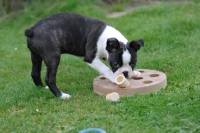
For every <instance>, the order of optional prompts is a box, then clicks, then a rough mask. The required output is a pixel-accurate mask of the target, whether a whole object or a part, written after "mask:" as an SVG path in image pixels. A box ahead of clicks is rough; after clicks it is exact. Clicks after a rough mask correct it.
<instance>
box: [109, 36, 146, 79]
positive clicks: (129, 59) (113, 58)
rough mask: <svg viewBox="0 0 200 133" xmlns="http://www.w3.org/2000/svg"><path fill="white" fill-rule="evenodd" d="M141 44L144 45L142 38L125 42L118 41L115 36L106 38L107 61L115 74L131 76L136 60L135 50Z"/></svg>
mask: <svg viewBox="0 0 200 133" xmlns="http://www.w3.org/2000/svg"><path fill="white" fill-rule="evenodd" d="M142 46H144V41H143V39H140V40H133V41H131V42H128V43H127V44H124V43H123V42H120V41H118V40H117V39H116V38H109V39H108V40H107V46H106V50H107V51H108V53H109V56H108V62H109V64H110V66H111V68H112V71H113V73H114V74H115V75H116V76H117V75H120V74H123V75H124V76H125V77H126V78H131V77H132V76H133V70H134V67H135V65H136V62H137V51H138V50H139V49H140V47H142Z"/></svg>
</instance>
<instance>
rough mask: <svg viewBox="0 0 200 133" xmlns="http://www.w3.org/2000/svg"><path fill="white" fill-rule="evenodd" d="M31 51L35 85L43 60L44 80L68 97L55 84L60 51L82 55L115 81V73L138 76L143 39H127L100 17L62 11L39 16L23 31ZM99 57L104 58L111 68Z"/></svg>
mask: <svg viewBox="0 0 200 133" xmlns="http://www.w3.org/2000/svg"><path fill="white" fill-rule="evenodd" d="M24 34H25V36H26V37H27V47H28V49H29V50H30V53H31V61H32V72H31V76H32V79H33V81H34V83H35V85H36V86H43V83H42V80H41V66H42V61H44V63H45V64H46V66H47V72H46V77H45V82H46V85H47V86H48V88H49V89H50V90H51V91H52V93H53V94H54V95H55V96H56V97H59V98H61V99H66V98H69V97H71V96H70V95H69V94H67V93H64V92H62V91H61V90H59V89H58V87H57V85H56V73H57V69H58V65H59V63H60V56H61V54H63V53H67V54H71V55H75V56H80V57H84V61H85V62H86V63H87V64H88V65H89V66H91V67H92V68H94V69H95V70H97V71H98V72H99V73H100V74H101V75H103V76H104V77H105V78H107V79H109V80H110V81H111V82H113V83H115V77H116V76H117V75H119V74H123V75H124V76H125V77H126V78H132V77H134V76H135V77H138V76H140V72H138V71H134V67H135V65H136V62H137V51H138V50H139V49H140V48H141V47H142V46H144V40H143V39H139V40H133V41H130V42H129V41H128V40H127V39H126V38H125V37H124V36H123V35H122V34H121V33H120V32H119V31H118V30H116V29H115V28H114V27H112V26H111V25H109V24H107V23H106V22H104V21H101V20H99V19H95V18H90V17H87V16H83V15H80V14H75V13H72V12H63V13H57V14H54V15H51V16H49V17H46V18H43V19H41V20H39V21H38V22H37V23H36V24H35V25H33V26H32V27H30V28H28V29H26V30H25V32H24ZM101 59H106V60H107V61H108V63H109V65H110V67H111V69H112V70H111V69H110V68H109V67H108V66H106V65H105V64H104V63H103V62H102V60H101Z"/></svg>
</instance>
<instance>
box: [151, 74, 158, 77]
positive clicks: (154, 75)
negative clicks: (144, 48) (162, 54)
mask: <svg viewBox="0 0 200 133" xmlns="http://www.w3.org/2000/svg"><path fill="white" fill-rule="evenodd" d="M149 76H150V77H158V76H159V74H150V75H149Z"/></svg>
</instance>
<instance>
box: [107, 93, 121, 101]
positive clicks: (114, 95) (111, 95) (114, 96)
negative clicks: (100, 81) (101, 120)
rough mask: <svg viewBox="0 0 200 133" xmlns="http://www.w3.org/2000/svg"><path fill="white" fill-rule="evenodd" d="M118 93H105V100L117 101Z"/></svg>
mask: <svg viewBox="0 0 200 133" xmlns="http://www.w3.org/2000/svg"><path fill="white" fill-rule="evenodd" d="M119 98H120V97H119V94H118V93H117V92H112V93H109V94H107V95H106V100H108V101H114V102H116V101H118V100H119Z"/></svg>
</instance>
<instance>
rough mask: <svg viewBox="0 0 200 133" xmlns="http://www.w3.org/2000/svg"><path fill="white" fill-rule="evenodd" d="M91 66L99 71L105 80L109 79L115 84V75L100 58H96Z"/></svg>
mask: <svg viewBox="0 0 200 133" xmlns="http://www.w3.org/2000/svg"><path fill="white" fill-rule="evenodd" d="M88 65H89V66H91V67H92V68H94V69H95V70H97V71H98V72H99V73H100V74H102V75H103V76H104V77H105V78H107V79H109V80H110V81H111V82H113V83H115V75H114V73H113V72H112V71H111V70H110V68H109V67H108V66H106V65H105V64H104V63H103V62H102V61H101V60H100V59H99V58H97V57H96V58H95V59H94V60H93V61H92V63H88Z"/></svg>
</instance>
